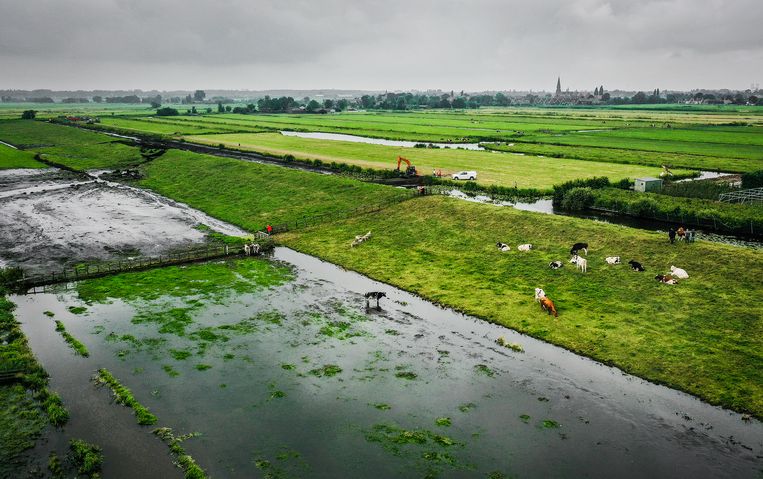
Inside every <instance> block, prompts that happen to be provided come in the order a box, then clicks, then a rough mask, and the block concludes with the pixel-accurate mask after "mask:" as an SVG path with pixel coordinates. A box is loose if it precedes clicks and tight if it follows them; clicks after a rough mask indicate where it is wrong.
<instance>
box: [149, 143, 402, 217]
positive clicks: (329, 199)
mask: <svg viewBox="0 0 763 479" xmlns="http://www.w3.org/2000/svg"><path fill="white" fill-rule="evenodd" d="M143 172H144V174H145V178H144V179H143V180H141V181H140V185H141V186H143V187H146V188H150V189H152V190H154V191H156V192H158V193H160V194H163V195H165V196H168V197H170V198H173V199H176V200H178V201H182V202H184V203H188V204H189V205H191V206H192V207H194V208H198V209H201V210H203V211H205V212H207V213H208V214H210V215H212V216H215V217H216V218H219V219H222V220H225V221H228V222H230V223H233V224H235V225H238V226H240V227H242V228H245V229H247V230H249V231H255V230H258V229H262V228H263V227H264V226H265V225H266V224H268V223H270V224H280V223H285V222H289V221H294V220H296V219H301V218H302V217H303V216H311V215H317V214H322V213H327V212H334V211H346V210H352V209H354V208H357V207H359V206H364V205H368V204H376V203H383V202H395V201H399V200H402V199H404V198H408V197H410V192H408V191H405V190H401V189H399V188H392V187H388V186H383V185H376V184H372V183H363V182H359V181H355V180H352V179H348V178H342V177H337V176H328V175H321V174H317V173H310V172H305V171H299V170H293V169H289V168H282V167H278V166H270V165H261V164H258V163H251V162H246V161H241V160H234V159H228V158H218V157H214V156H208V155H199V154H196V153H190V152H185V151H177V150H170V151H168V152H167V153H166V154H164V155H163V156H162V157H160V158H158V159H156V160H154V161H152V162H151V163H149V164H147V165H145V166H144V167H143Z"/></svg>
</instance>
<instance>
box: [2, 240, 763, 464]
mask: <svg viewBox="0 0 763 479" xmlns="http://www.w3.org/2000/svg"><path fill="white" fill-rule="evenodd" d="M367 291H384V292H386V293H387V297H386V298H382V300H381V308H380V309H379V310H376V308H375V303H372V304H371V308H370V309H367V308H366V302H365V298H364V297H363V293H365V292H367ZM13 300H14V301H15V302H16V303H17V304H18V309H17V311H16V314H17V317H18V319H19V320H20V321H21V322H22V324H23V329H24V331H25V333H27V335H28V336H29V337H30V342H31V343H32V346H33V348H34V350H35V351H36V352H37V354H39V355H40V357H41V359H42V362H43V363H44V365H45V367H46V369H47V370H48V371H49V372H50V373H51V375H52V384H53V386H54V389H55V388H56V387H57V388H60V392H61V394H62V396H63V399H64V402H65V403H66V404H71V403H74V404H77V406H75V407H74V408H73V409H74V413H73V419H75V420H76V423H77V424H80V425H82V424H85V425H84V426H81V427H85V428H87V426H86V424H87V422H86V421H82V418H77V417H76V416H75V414H76V413H77V411H78V409H77V408H81V406H79V403H80V401H85V400H87V401H91V402H92V403H91V404H88V405H87V406H86V407H88V408H89V407H94V408H96V410H98V411H101V410H103V408H104V407H110V408H112V410H113V411H114V414H115V415H116V416H119V417H122V416H128V417H129V416H130V414H129V411H128V410H127V409H126V408H123V407H122V406H117V405H109V404H108V394H106V392H105V391H103V390H100V389H97V388H96V386H94V385H93V384H92V383H91V382H90V380H89V378H90V377H91V376H92V374H93V372H94V371H95V370H96V369H97V368H100V367H106V368H107V369H109V370H110V371H111V372H112V373H113V374H114V376H115V377H117V378H118V379H119V380H120V381H121V382H122V384H124V385H125V386H127V387H128V388H130V389H131V390H132V391H133V394H134V396H135V398H136V399H137V400H138V401H139V402H141V403H142V404H143V405H145V406H147V407H148V408H149V409H150V410H151V412H152V413H154V414H156V416H157V417H158V418H159V421H158V423H157V426H167V427H171V428H172V429H173V430H174V431H175V434H176V435H180V434H186V433H193V432H198V433H200V435H199V436H197V437H193V438H191V439H188V440H187V441H185V442H184V443H183V446H184V448H185V450H186V451H187V452H188V453H189V454H190V455H192V456H193V457H194V458H195V459H196V461H197V462H198V463H199V464H200V465H201V466H202V467H204V468H205V469H206V470H207V471H208V473H209V474H210V475H211V476H213V477H231V478H238V477H241V478H248V477H259V476H265V477H325V478H335V477H380V478H386V477H538V478H540V477H607V478H609V477H738V478H744V477H759V474H760V470H761V469H762V468H763V424H761V423H760V422H757V421H756V420H751V421H745V420H744V419H743V418H742V417H741V416H740V415H738V414H735V413H732V412H729V411H726V410H722V409H720V408H716V407H712V406H709V405H707V404H704V403H702V402H701V401H699V400H697V399H695V398H693V397H691V396H689V395H686V394H683V393H680V392H676V391H674V390H671V389H668V388H665V387H661V386H657V385H654V384H651V383H648V382H646V381H643V380H640V379H638V378H635V377H632V376H628V375H625V374H623V373H622V372H620V371H619V370H617V369H614V368H610V367H607V366H604V365H601V364H598V363H596V362H594V361H591V360H588V359H586V358H582V357H579V356H576V355H574V354H572V353H569V352H567V351H565V350H562V349H560V348H557V347H554V346H551V345H548V344H545V343H543V342H540V341H537V340H533V339H531V338H528V337H525V336H522V335H520V334H518V333H514V332H512V331H510V330H506V329H504V328H501V327H499V326H495V325H491V324H488V323H485V322H483V321H480V320H477V319H474V318H471V317H468V316H464V315H461V314H458V313H455V312H453V311H451V310H447V309H442V308H439V307H437V306H435V305H433V304H431V303H428V302H426V301H423V300H421V299H419V298H417V297H415V296H413V295H410V294H408V293H405V292H403V291H400V290H397V289H395V288H391V287H389V286H387V285H384V284H381V283H378V282H375V281H372V280H370V279H368V278H366V277H363V276H361V275H359V274H356V273H352V272H348V271H345V270H342V269H340V268H338V267H336V266H334V265H331V264H329V263H325V262H322V261H320V260H317V259H315V258H312V257H309V256H306V255H303V254H300V253H296V252H294V251H292V250H289V249H286V248H278V249H277V250H276V252H275V253H274V257H273V258H272V260H264V259H247V260H239V261H235V262H233V261H229V262H212V263H205V264H197V265H189V266H185V267H174V268H164V269H161V270H154V271H153V272H139V273H130V274H125V275H121V276H115V277H110V278H103V279H99V280H91V281H87V282H82V283H80V284H77V285H74V286H71V287H70V289H61V290H58V291H55V292H50V293H46V294H37V295H28V296H15V297H13ZM528 300H530V301H531V300H532V299H531V298H528ZM77 306H79V307H84V308H86V310H85V311H82V310H81V309H80V310H73V311H78V313H79V314H74V313H72V312H71V311H72V310H70V308H71V307H77ZM45 311H51V312H53V313H54V315H55V316H54V318H55V319H58V320H60V321H62V322H63V323H64V324H65V325H66V328H67V330H68V331H69V332H70V333H71V334H72V335H73V336H74V337H76V338H78V339H79V340H80V341H82V342H83V343H84V344H85V345H86V346H87V348H88V349H89V351H90V353H91V356H90V358H82V357H79V356H76V355H75V354H74V353H73V351H71V349H69V348H68V347H67V346H66V344H65V343H64V342H63V340H62V339H61V337H60V336H59V335H58V334H57V333H56V332H55V324H54V321H53V319H54V318H50V317H48V316H46V315H45V314H44V312H45ZM549 321H551V319H549ZM499 337H503V338H504V344H507V345H509V346H510V347H507V346H501V345H498V344H496V340H497V339H498V338H499ZM85 398H87V399H85ZM79 410H81V409H79ZM132 419H133V422H132V423H131V424H127V423H125V422H124V421H118V422H117V423H115V424H117V427H119V428H125V429H128V430H132V431H138V433H139V434H143V435H144V436H146V444H155V442H150V441H152V440H153V439H154V438H151V437H149V436H148V433H147V432H146V430H147V428H146V427H141V426H138V425H137V423H136V422H135V421H134V418H132ZM127 422H128V423H129V421H127ZM78 427H80V426H78ZM93 428H94V429H97V428H98V426H93ZM92 434H95V431H89V432H88V431H84V432H83V433H82V435H83V436H85V437H86V438H87V437H90V435H92ZM99 440H100V441H101V444H102V445H103V446H104V450H105V455H106V465H107V466H108V467H109V468H111V469H110V471H114V470H130V467H132V465H133V463H134V461H135V460H136V459H137V458H135V457H133V456H132V455H130V454H129V453H125V452H124V451H125V450H128V449H129V447H130V444H129V443H128V444H127V446H126V447H122V446H121V445H120V444H118V443H114V440H113V439H110V437H109V435H108V434H101V435H100V436H99ZM156 442H158V440H156ZM159 444H160V446H161V447H164V446H163V445H161V443H159ZM152 447H153V446H152ZM166 460H167V462H169V461H170V459H169V458H166ZM147 461H148V460H147ZM147 461H146V462H147ZM152 461H153V459H152ZM146 469H147V467H143V468H142V470H141V472H144V473H143V474H141V477H164V476H163V472H162V471H160V470H159V469H157V470H156V471H153V472H151V473H145V470H146ZM148 469H150V467H148ZM106 477H111V476H110V475H106Z"/></svg>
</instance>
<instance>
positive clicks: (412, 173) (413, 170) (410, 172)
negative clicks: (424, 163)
mask: <svg viewBox="0 0 763 479" xmlns="http://www.w3.org/2000/svg"><path fill="white" fill-rule="evenodd" d="M403 162H405V164H406V165H408V166H407V168H406V169H405V176H416V175H418V173H417V172H416V167H415V166H413V165H412V164H411V162H410V160H408V159H407V158H403V157H402V156H398V157H397V171H400V165H401V164H402V163H403Z"/></svg>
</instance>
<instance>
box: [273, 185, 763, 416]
mask: <svg viewBox="0 0 763 479" xmlns="http://www.w3.org/2000/svg"><path fill="white" fill-rule="evenodd" d="M414 201H415V206H414V205H411V206H413V207H408V208H390V209H389V210H386V211H383V212H381V213H379V214H371V215H365V216H362V217H357V218H353V219H349V220H345V221H341V222H337V223H333V224H329V225H325V226H321V227H316V228H311V229H307V230H301V231H296V232H291V233H287V234H285V235H282V236H280V238H281V241H282V242H283V243H284V244H286V245H288V246H290V247H293V248H295V249H298V250H300V251H304V252H306V253H309V254H313V255H316V256H320V257H321V258H323V259H326V260H328V261H331V262H333V263H336V264H339V265H342V266H344V267H347V268H351V269H354V270H357V271H360V272H363V273H365V274H368V275H369V276H371V277H373V278H375V279H378V280H381V281H384V282H387V283H390V284H393V285H395V286H398V287H402V288H404V289H406V290H409V291H412V292H415V293H417V294H420V295H422V296H423V297H426V298H428V299H431V300H433V301H437V302H439V303H442V304H444V305H447V306H451V307H454V308H457V309H459V310H462V311H464V312H467V313H470V314H474V315H476V316H479V317H482V318H485V319H487V320H490V321H493V322H496V323H498V324H502V325H505V326H508V327H510V328H513V329H516V330H518V331H522V332H525V333H527V334H530V335H532V336H534V337H537V338H539V339H543V340H545V341H549V342H551V343H554V344H557V345H560V346H563V347H565V348H568V349H570V350H572V351H575V352H577V353H580V354H583V355H586V356H590V357H592V358H595V359H598V360H600V361H603V362H606V363H609V364H613V365H616V366H618V367H620V368H622V369H623V370H625V371H627V372H630V373H632V374H635V375H638V376H641V377H643V378H646V379H649V380H651V381H655V382H658V383H664V384H667V385H670V386H672V387H676V388H678V389H682V390H684V391H687V392H690V393H692V394H695V395H697V396H699V397H701V398H703V399H705V400H707V401H710V402H712V403H714V404H720V405H723V406H725V407H729V408H732V409H735V410H738V411H749V412H752V413H753V414H755V415H756V416H757V417H763V354H762V353H761V351H763V339H762V338H763V319H762V318H761V315H760V309H759V307H758V306H757V305H759V304H761V303H763V284H762V283H761V278H760V275H759V272H760V271H761V270H762V269H763V253H761V252H759V251H754V250H747V249H741V248H735V247H731V246H725V245H719V244H713V243H705V242H698V243H695V244H692V245H685V244H677V245H669V244H668V243H667V239H666V238H665V237H663V235H659V234H656V233H650V232H645V231H640V230H634V229H630V228H624V227H619V226H615V225H607V224H600V223H593V222H591V221H588V220H582V219H577V218H568V217H552V216H546V215H540V214H534V213H529V212H522V211H517V210H513V209H511V208H498V207H494V206H489V205H479V204H471V203H466V202H459V201H457V200H452V199H448V198H442V197H427V198H422V199H418V200H414ZM369 230H370V231H373V232H374V237H373V239H372V240H371V241H369V242H367V243H364V244H363V245H362V247H359V248H349V247H348V245H349V242H350V241H351V239H352V238H353V237H354V235H356V234H358V233H359V232H363V231H369ZM496 241H503V242H506V243H508V244H510V245H512V246H515V245H517V244H520V243H527V242H529V243H532V244H533V245H534V250H533V251H531V252H529V253H519V252H517V251H516V250H515V249H514V248H512V251H511V252H509V253H501V252H500V251H498V250H497V249H496V248H495V243H496ZM577 241H586V242H588V243H589V244H590V245H591V247H590V252H589V255H588V262H589V267H588V273H587V274H582V273H578V272H577V271H576V270H575V269H574V268H573V267H571V266H570V265H569V264H565V267H564V268H562V269H560V270H558V271H553V270H551V269H550V268H549V267H548V263H549V262H550V261H552V260H563V261H566V259H567V258H568V256H569V247H570V245H571V244H573V243H575V242H577ZM611 255H620V256H622V258H623V262H626V261H628V260H629V259H635V260H637V261H640V262H641V263H642V264H644V265H645V266H646V268H647V271H646V273H636V272H633V271H631V270H630V268H629V267H628V266H627V265H619V266H608V265H606V263H605V262H604V257H605V256H611ZM671 265H676V266H678V267H682V268H685V269H686V270H687V271H688V272H689V274H690V275H691V278H690V279H688V280H684V281H681V282H680V283H679V284H678V285H675V286H668V285H664V284H660V283H658V282H656V281H655V280H654V279H653V278H654V275H655V274H657V273H664V272H666V271H668V270H669V268H670V266H671ZM535 287H542V288H544V289H545V291H546V293H547V294H548V296H549V297H550V298H552V299H553V300H554V302H555V303H556V305H557V307H558V309H559V318H558V319H554V318H552V317H549V316H547V315H546V314H545V313H543V312H541V311H540V308H539V307H538V305H537V303H535V302H534V301H533V299H532V296H533V289H534V288H535Z"/></svg>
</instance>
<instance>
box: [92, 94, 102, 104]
mask: <svg viewBox="0 0 763 479" xmlns="http://www.w3.org/2000/svg"><path fill="white" fill-rule="evenodd" d="M102 101H103V97H102V96H100V95H95V96H94V97H93V103H101V102H102Z"/></svg>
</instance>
